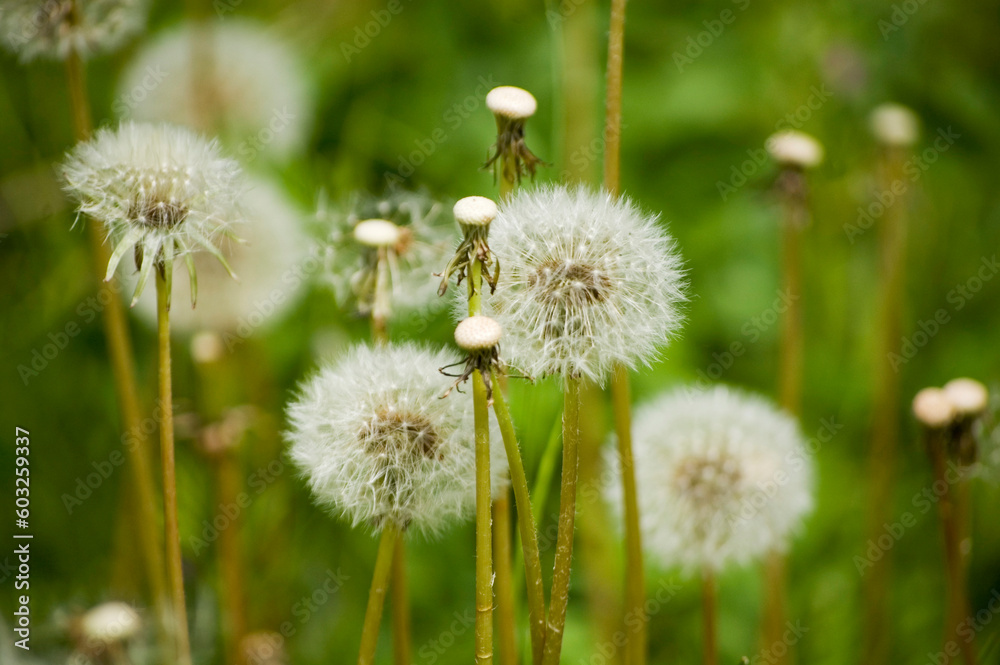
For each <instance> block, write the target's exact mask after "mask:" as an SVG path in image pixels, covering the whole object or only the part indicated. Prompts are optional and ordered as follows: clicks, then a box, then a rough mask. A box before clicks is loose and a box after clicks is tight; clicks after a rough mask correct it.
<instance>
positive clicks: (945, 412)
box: [913, 388, 957, 430]
mask: <svg viewBox="0 0 1000 665" xmlns="http://www.w3.org/2000/svg"><path fill="white" fill-rule="evenodd" d="M913 415H914V417H916V419H917V421H918V422H919V423H920V424H921V425H923V426H924V427H926V428H927V429H934V430H939V429H944V428H946V427H948V426H949V425H951V424H952V423H953V422H955V416H956V415H957V412H956V410H955V405H954V404H953V403H952V401H951V400H950V399H948V395H947V394H946V393H945V391H943V390H941V389H940V388H924V389H923V390H921V391H920V392H918V393H917V394H916V396H915V397H914V398H913Z"/></svg>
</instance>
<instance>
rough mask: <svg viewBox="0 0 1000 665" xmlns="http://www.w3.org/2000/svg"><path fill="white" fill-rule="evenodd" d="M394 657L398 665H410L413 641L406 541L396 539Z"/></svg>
mask: <svg viewBox="0 0 1000 665" xmlns="http://www.w3.org/2000/svg"><path fill="white" fill-rule="evenodd" d="M391 575H392V582H391V583H390V585H389V589H390V590H391V591H392V657H393V662H394V663H395V664H396V665H410V662H411V661H412V653H413V639H412V637H411V631H410V623H411V621H410V594H409V586H408V585H407V582H406V541H404V540H403V539H402V538H397V539H396V548H395V552H394V553H393V556H392V573H391Z"/></svg>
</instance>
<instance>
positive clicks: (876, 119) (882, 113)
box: [869, 104, 920, 148]
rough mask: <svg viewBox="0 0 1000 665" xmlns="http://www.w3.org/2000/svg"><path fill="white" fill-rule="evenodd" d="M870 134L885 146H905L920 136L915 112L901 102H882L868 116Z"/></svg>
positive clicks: (914, 141)
mask: <svg viewBox="0 0 1000 665" xmlns="http://www.w3.org/2000/svg"><path fill="white" fill-rule="evenodd" d="M869 124H870V126H871V132H872V135H874V136H875V138H876V139H877V140H878V141H879V143H882V144H883V145H886V146H892V147H899V148H906V147H909V146H911V145H913V144H914V143H916V142H917V139H919V138H920V120H918V119H917V114H916V113H914V112H913V111H912V110H911V109H909V108H907V107H905V106H903V105H901V104H882V105H881V106H878V107H876V108H875V110H874V111H872V113H871V117H870V118H869Z"/></svg>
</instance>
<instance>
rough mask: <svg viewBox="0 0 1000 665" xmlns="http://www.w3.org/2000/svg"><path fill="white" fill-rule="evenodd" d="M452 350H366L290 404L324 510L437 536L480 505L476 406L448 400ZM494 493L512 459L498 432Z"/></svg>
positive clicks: (299, 452)
mask: <svg viewBox="0 0 1000 665" xmlns="http://www.w3.org/2000/svg"><path fill="white" fill-rule="evenodd" d="M452 362H454V357H453V356H452V354H449V353H447V352H445V351H438V352H431V351H428V350H426V349H423V348H421V347H418V346H415V345H411V344H407V345H401V346H388V347H379V348H376V349H371V348H368V347H357V348H355V349H354V350H352V351H351V352H350V353H348V354H347V356H346V357H344V358H342V359H341V360H340V361H339V362H337V363H336V364H334V365H331V366H327V367H324V368H323V369H322V370H320V372H319V374H317V375H316V376H315V377H313V378H312V379H311V380H309V381H308V382H306V383H305V385H303V386H302V389H301V392H300V394H299V396H298V398H297V399H296V400H295V401H294V402H292V404H291V405H289V407H288V416H289V420H290V422H291V430H290V431H289V432H287V434H286V438H287V440H288V442H289V443H290V444H291V451H290V454H291V457H292V460H293V461H294V462H295V464H296V466H297V467H298V468H299V469H300V470H301V472H302V474H303V475H304V476H305V477H306V480H307V481H308V483H309V487H310V488H311V489H312V492H313V496H314V498H315V500H316V502H317V503H318V504H320V505H321V506H324V507H326V508H329V509H331V510H333V511H334V512H336V513H338V514H341V515H344V516H345V517H347V518H348V519H350V520H351V522H352V523H354V524H355V525H359V524H364V525H367V526H369V527H370V528H372V529H374V530H376V531H377V530H380V529H381V528H382V527H383V526H384V525H385V524H386V523H387V521H392V522H394V523H395V524H397V525H398V526H400V527H401V528H406V527H409V528H415V529H417V530H420V531H424V532H430V533H433V532H437V531H440V530H441V529H442V528H444V527H445V526H446V525H447V524H449V523H452V522H455V521H458V520H464V519H466V518H468V517H470V516H471V515H472V514H473V512H474V509H475V503H476V498H475V483H476V455H475V437H474V429H475V425H474V417H473V410H472V400H471V399H470V398H468V396H463V395H459V394H452V395H450V396H449V397H447V398H445V399H441V395H442V394H443V393H444V392H445V391H446V390H447V389H448V388H449V387H450V386H451V380H450V379H449V378H448V377H446V376H443V375H442V374H441V373H440V372H439V371H438V369H439V368H440V367H444V366H445V365H448V364H450V363H452ZM490 443H491V458H490V472H491V476H492V486H493V488H494V492H497V491H498V490H502V489H503V488H505V487H506V484H505V483H506V480H505V479H506V474H507V463H506V455H505V453H504V449H503V444H502V439H501V437H500V433H499V431H498V430H497V429H496V427H495V425H494V427H493V428H492V429H491V432H490Z"/></svg>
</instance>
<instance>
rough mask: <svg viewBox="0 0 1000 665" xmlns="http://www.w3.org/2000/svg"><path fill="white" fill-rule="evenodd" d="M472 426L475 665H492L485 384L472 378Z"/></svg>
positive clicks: (489, 521)
mask: <svg viewBox="0 0 1000 665" xmlns="http://www.w3.org/2000/svg"><path fill="white" fill-rule="evenodd" d="M472 397H473V401H474V413H475V424H476V663H478V664H480V665H484V664H485V665H488V664H489V663H492V662H493V551H492V550H493V534H492V524H491V512H490V508H491V504H492V501H493V497H492V494H491V490H490V413H489V407H488V406H487V405H486V402H487V399H486V383H485V382H484V381H483V376H482V374H480V373H479V372H478V371H476V372H475V373H473V375H472Z"/></svg>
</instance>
